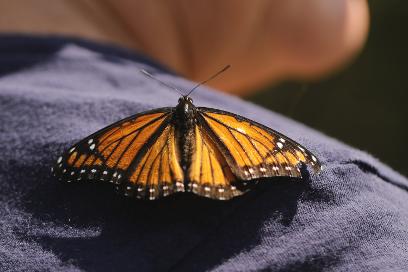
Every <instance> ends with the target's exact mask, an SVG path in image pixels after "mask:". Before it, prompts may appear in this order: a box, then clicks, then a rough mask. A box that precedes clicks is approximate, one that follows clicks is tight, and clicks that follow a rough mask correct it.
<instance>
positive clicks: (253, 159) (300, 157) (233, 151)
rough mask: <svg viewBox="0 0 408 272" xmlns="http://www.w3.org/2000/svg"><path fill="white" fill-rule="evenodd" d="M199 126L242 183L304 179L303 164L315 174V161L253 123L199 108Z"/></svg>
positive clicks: (296, 144) (300, 149) (317, 163)
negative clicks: (274, 177) (260, 179)
mask: <svg viewBox="0 0 408 272" xmlns="http://www.w3.org/2000/svg"><path fill="white" fill-rule="evenodd" d="M197 109H198V113H199V118H198V120H199V122H200V124H201V126H202V127H204V128H206V129H207V130H208V131H209V134H210V135H211V137H212V139H213V140H214V142H216V143H217V147H218V148H219V151H220V152H221V153H222V154H223V157H224V158H225V160H226V161H227V162H228V165H229V166H230V167H231V170H232V172H233V173H234V174H235V175H236V176H237V177H239V178H240V179H242V180H250V179H256V178H261V177H273V176H290V177H301V173H300V166H301V164H302V163H304V164H306V165H310V166H311V167H312V168H313V169H314V170H315V171H318V170H320V168H321V166H320V163H319V162H318V160H317V159H316V157H315V156H314V155H313V154H311V153H310V152H309V151H307V150H306V149H305V148H304V147H302V146H301V145H300V144H298V143H296V142H295V141H293V140H291V139H289V138H288V137H286V136H284V135H282V134H280V133H278V132H276V131H274V130H272V129H270V128H268V127H265V126H263V125H261V124H258V123H256V122H254V121H252V120H249V119H247V118H244V117H242V116H239V115H235V114H232V113H229V112H225V111H220V110H216V109H211V108H202V107H201V108H197Z"/></svg>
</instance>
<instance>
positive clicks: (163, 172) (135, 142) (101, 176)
mask: <svg viewBox="0 0 408 272" xmlns="http://www.w3.org/2000/svg"><path fill="white" fill-rule="evenodd" d="M171 111H172V108H162V109H157V110H153V111H149V112H145V113H141V114H137V115H134V116H131V117H128V118H126V119H123V120H121V121H119V122H117V123H114V124H113V125H110V126H108V127H106V128H104V129H102V130H100V131H98V132H96V133H94V134H92V135H90V136H88V137H87V138H85V139H84V140H82V141H80V142H79V143H77V144H75V145H74V146H72V147H71V148H70V149H69V151H68V152H66V153H65V154H63V155H62V156H61V157H59V158H58V160H57V163H56V165H55V166H54V167H53V171H54V173H55V175H56V176H58V177H59V178H60V179H61V180H63V181H66V182H74V181H79V180H101V181H110V182H112V183H115V184H116V185H117V188H119V189H120V190H121V191H123V192H124V194H125V195H135V196H139V197H147V198H156V197H158V196H159V195H166V194H170V193H172V192H173V191H174V190H173V187H174V186H173V184H178V182H182V181H183V173H182V171H181V167H180V165H179V159H178V156H179V155H178V151H177V150H178V147H177V146H176V141H175V137H174V126H173V125H172V123H171V122H170V121H171V116H172V114H171ZM141 166H143V167H141ZM176 189H177V188H176Z"/></svg>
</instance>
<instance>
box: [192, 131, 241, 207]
mask: <svg viewBox="0 0 408 272" xmlns="http://www.w3.org/2000/svg"><path fill="white" fill-rule="evenodd" d="M192 144H193V146H194V149H193V153H192V156H191V160H190V167H189V169H188V178H189V181H190V183H189V188H188V189H189V190H190V191H192V192H193V193H195V194H198V195H201V196H205V197H209V198H215V199H220V200H226V199H230V198H232V197H234V196H238V195H241V194H242V193H243V192H241V191H240V190H239V189H238V188H237V187H236V186H234V183H235V182H236V180H237V179H236V177H235V176H234V174H233V173H232V172H231V169H230V167H229V165H228V163H227V162H226V160H225V158H224V157H223V155H222V154H221V152H220V150H219V148H218V147H217V145H216V144H215V143H214V141H213V139H211V137H210V135H209V134H208V130H206V128H205V127H203V126H201V125H200V124H199V123H198V124H196V125H195V127H194V143H192Z"/></svg>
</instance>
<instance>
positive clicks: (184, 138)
mask: <svg viewBox="0 0 408 272" xmlns="http://www.w3.org/2000/svg"><path fill="white" fill-rule="evenodd" d="M196 111H197V109H196V107H195V106H194V104H193V101H192V99H191V98H190V97H181V98H180V99H179V103H178V105H177V106H176V108H175V115H174V116H175V118H174V122H175V127H176V132H177V141H178V145H179V146H180V150H181V153H182V154H180V155H181V166H182V168H183V170H184V171H185V172H186V171H187V168H188V165H189V163H190V160H191V159H190V158H191V154H192V152H193V149H194V146H193V144H194V128H195V124H196V114H197V113H196Z"/></svg>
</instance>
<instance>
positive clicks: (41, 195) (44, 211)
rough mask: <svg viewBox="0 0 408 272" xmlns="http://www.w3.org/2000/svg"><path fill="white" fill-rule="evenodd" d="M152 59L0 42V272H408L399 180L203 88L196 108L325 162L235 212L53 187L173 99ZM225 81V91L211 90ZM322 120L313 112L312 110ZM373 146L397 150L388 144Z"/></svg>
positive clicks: (267, 187)
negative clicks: (88, 150)
mask: <svg viewBox="0 0 408 272" xmlns="http://www.w3.org/2000/svg"><path fill="white" fill-rule="evenodd" d="M141 68H144V69H146V70H148V71H151V72H152V73H155V74H156V75H157V76H158V77H160V78H161V79H163V80H165V81H167V82H170V83H172V84H174V85H177V86H179V87H181V88H185V89H189V88H190V87H191V86H192V85H193V83H192V82H189V81H187V80H184V79H182V78H180V77H177V76H175V75H174V74H172V73H171V72H169V71H166V70H165V69H164V68H163V67H160V65H157V64H154V63H153V62H152V61H150V60H149V59H148V58H145V57H143V56H141V55H136V54H134V53H130V52H127V51H125V50H121V49H117V48H114V47H111V46H103V45H97V44H93V43H91V42H85V41H81V40H75V39H63V38H56V37H48V38H38V37H37V38H35V37H18V36H2V37H0V150H1V153H0V271H34V270H35V271H158V270H176V271H203V270H214V271H231V270H232V271H234V270H235V271H246V270H265V269H268V270H269V269H270V270H277V271H295V270H302V271H308V270H310V271H320V270H322V271H371V270H375V271H377V270H380V271H406V270H407V268H408V242H407V241H408V231H407V226H408V201H407V200H408V194H407V190H408V180H407V179H406V178H405V177H403V176H401V175H399V174H398V173H396V172H394V171H393V170H391V169H390V168H389V167H387V166H385V165H383V164H382V163H380V162H379V161H378V160H376V159H375V158H373V157H372V156H370V155H368V154H366V153H364V152H362V151H359V150H356V149H354V148H351V147H349V146H346V145H345V144H343V143H341V142H339V141H337V140H335V139H332V138H329V137H327V136H325V135H323V134H322V133H320V132H317V131H315V130H313V129H310V128H308V127H305V126H304V125H302V124H299V123H297V122H295V121H293V120H290V119H288V118H286V117H284V116H281V115H279V114H276V113H273V112H271V111H269V110H266V109H263V108H261V107H258V106H256V105H253V104H251V103H248V102H245V101H243V100H241V99H239V98H235V97H232V96H228V95H225V94H221V93H219V92H216V91H214V90H210V89H208V88H206V87H202V88H200V90H198V91H197V92H195V93H194V95H193V98H194V101H195V104H196V105H199V106H209V107H215V108H220V109H223V110H228V111H231V112H235V113H238V114H241V115H243V116H246V117H248V118H251V119H253V120H256V121H258V122H260V123H263V124H265V125H267V126H270V127H272V128H274V129H276V130H278V131H281V132H283V133H284V134H286V135H288V136H289V137H291V138H293V139H294V140H296V141H298V142H300V143H302V144H303V145H304V146H306V147H308V148H309V149H310V150H311V151H312V152H314V153H315V154H316V155H318V157H319V158H320V159H321V161H322V163H323V166H324V170H323V171H322V172H320V173H319V174H316V175H314V174H311V175H310V176H309V177H307V178H306V180H305V181H303V182H301V181H298V182H293V181H292V182H289V181H288V180H286V179H280V178H274V179H271V180H269V181H268V182H265V183H262V184H259V186H257V187H256V189H255V190H253V191H251V192H250V193H248V194H246V195H244V196H243V197H239V198H237V199H234V200H232V201H227V202H220V201H212V200H208V199H204V198H200V197H197V196H194V195H190V194H180V195H175V196H173V197H169V198H166V199H163V200H159V201H154V202H143V201H137V200H134V199H125V198H123V197H121V196H118V195H116V194H115V193H114V192H113V188H111V187H110V185H109V184H107V185H102V184H87V183H83V184H60V183H57V182H56V181H55V180H54V179H53V178H52V177H51V175H50V166H51V165H52V163H53V162H54V160H55V159H56V158H57V156H58V155H59V154H60V153H61V152H62V151H63V150H65V149H66V148H67V147H68V146H69V145H70V144H72V143H74V142H76V141H78V140H80V139H81V138H83V137H85V136H87V135H88V134H90V133H92V132H94V131H96V130H98V129H100V128H102V127H104V126H106V125H108V124H110V123H112V122H114V121H116V120H118V119H120V118H123V117H126V116H128V115H131V114H134V113H137V112H140V111H144V110H148V109H152V108H156V107H164V106H174V105H176V103H177V100H178V95H177V94H176V93H174V92H172V91H169V90H168V89H166V88H163V87H162V86H160V85H159V84H157V83H156V82H154V81H152V80H149V79H147V78H146V77H144V76H143V75H141V74H140V73H139V69H141ZM219 80H222V79H219ZM316 110H318V109H316ZM379 144H388V145H389V146H390V148H391V147H392V139H382V142H379Z"/></svg>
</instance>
